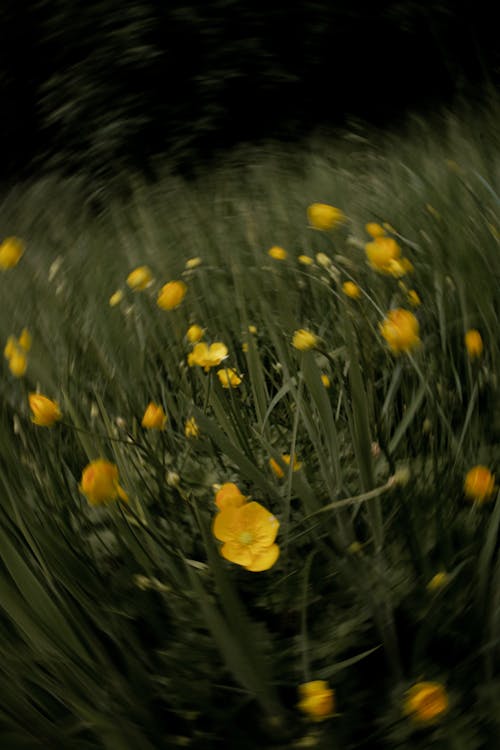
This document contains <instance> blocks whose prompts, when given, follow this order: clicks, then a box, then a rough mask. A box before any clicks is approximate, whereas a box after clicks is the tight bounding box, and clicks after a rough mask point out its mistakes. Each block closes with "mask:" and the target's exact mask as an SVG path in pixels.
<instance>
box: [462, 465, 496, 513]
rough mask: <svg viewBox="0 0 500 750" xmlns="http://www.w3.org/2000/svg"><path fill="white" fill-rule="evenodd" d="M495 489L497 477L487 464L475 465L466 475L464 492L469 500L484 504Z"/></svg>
mask: <svg viewBox="0 0 500 750" xmlns="http://www.w3.org/2000/svg"><path fill="white" fill-rule="evenodd" d="M494 491H495V477H494V475H493V474H492V473H491V471H490V470H489V469H488V467H487V466H481V465H478V466H473V467H472V469H469V471H468V472H467V474H466V475H465V482H464V492H465V496H466V497H467V498H468V499H469V500H473V501H474V502H475V503H477V504H478V505H482V503H484V502H485V501H486V500H489V499H490V498H491V496H492V495H493V493H494Z"/></svg>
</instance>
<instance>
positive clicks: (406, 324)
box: [379, 307, 420, 354]
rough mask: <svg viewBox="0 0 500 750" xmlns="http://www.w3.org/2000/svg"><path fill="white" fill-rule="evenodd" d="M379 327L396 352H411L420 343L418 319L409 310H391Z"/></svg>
mask: <svg viewBox="0 0 500 750" xmlns="http://www.w3.org/2000/svg"><path fill="white" fill-rule="evenodd" d="M379 328H380V333H381V334H382V336H383V337H384V339H385V340H386V341H387V343H388V345H389V349H390V350H391V351H392V352H393V353H394V354H400V353H401V352H410V351H412V349H416V348H417V347H418V346H419V345H420V338H419V330H420V327H419V324H418V320H417V319H416V317H415V316H414V315H413V313H411V312H409V310H403V309H402V308H400V307H398V308H396V309H395V310H390V311H389V312H388V313H387V316H386V318H385V319H384V321H383V322H382V323H380V324H379Z"/></svg>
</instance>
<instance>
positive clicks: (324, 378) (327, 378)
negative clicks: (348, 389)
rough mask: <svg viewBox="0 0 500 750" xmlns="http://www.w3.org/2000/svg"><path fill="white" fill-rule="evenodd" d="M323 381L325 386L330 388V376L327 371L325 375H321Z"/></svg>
mask: <svg viewBox="0 0 500 750" xmlns="http://www.w3.org/2000/svg"><path fill="white" fill-rule="evenodd" d="M321 382H322V383H323V385H324V386H325V388H329V387H330V386H331V383H330V378H329V377H328V375H326V374H325V373H323V375H322V376H321Z"/></svg>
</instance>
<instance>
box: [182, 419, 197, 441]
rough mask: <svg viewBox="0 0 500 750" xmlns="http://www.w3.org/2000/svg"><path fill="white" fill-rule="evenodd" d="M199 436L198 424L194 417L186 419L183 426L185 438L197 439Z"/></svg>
mask: <svg viewBox="0 0 500 750" xmlns="http://www.w3.org/2000/svg"><path fill="white" fill-rule="evenodd" d="M199 434H200V428H199V427H198V422H197V421H196V419H195V418H194V417H190V418H189V419H186V424H185V425H184V435H185V436H186V437H187V438H197V437H199Z"/></svg>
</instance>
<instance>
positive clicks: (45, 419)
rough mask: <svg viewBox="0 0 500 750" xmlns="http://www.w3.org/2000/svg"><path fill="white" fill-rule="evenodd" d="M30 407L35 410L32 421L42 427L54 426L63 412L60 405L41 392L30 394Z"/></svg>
mask: <svg viewBox="0 0 500 750" xmlns="http://www.w3.org/2000/svg"><path fill="white" fill-rule="evenodd" d="M28 401H29V405H30V409H31V411H32V412H33V417H32V422H33V424H36V425H39V426H40V427H52V425H54V424H55V423H56V422H57V421H58V420H59V419H61V417H62V414H61V410H60V409H59V405H58V404H57V403H56V402H55V401H52V400H51V399H50V398H47V397H46V396H42V394H41V393H30V394H29V395H28Z"/></svg>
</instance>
